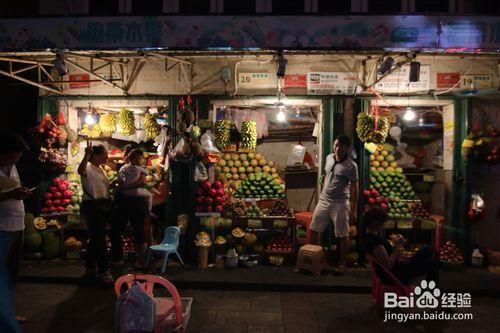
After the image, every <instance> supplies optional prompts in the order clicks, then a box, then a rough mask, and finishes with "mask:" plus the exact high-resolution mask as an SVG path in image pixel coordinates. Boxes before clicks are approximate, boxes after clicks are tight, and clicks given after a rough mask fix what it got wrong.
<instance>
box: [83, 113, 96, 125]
mask: <svg viewBox="0 0 500 333" xmlns="http://www.w3.org/2000/svg"><path fill="white" fill-rule="evenodd" d="M85 124H87V125H94V124H95V117H94V116H93V115H91V114H87V115H86V116H85Z"/></svg>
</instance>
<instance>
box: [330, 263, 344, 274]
mask: <svg viewBox="0 0 500 333" xmlns="http://www.w3.org/2000/svg"><path fill="white" fill-rule="evenodd" d="M344 273H345V266H344V265H338V266H335V267H333V269H332V274H333V275H335V276H342V275H344Z"/></svg>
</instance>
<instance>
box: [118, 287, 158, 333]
mask: <svg viewBox="0 0 500 333" xmlns="http://www.w3.org/2000/svg"><path fill="white" fill-rule="evenodd" d="M115 322H116V331H117V332H118V333H132V332H133V333H141V332H154V329H155V302H154V300H153V298H152V297H151V296H149V295H148V294H146V293H145V292H144V291H143V290H142V289H141V287H140V286H139V284H138V283H137V282H135V283H134V284H133V285H132V287H131V288H130V289H129V290H128V291H127V292H125V293H123V294H121V295H120V296H119V297H118V300H117V301H116V321H115Z"/></svg>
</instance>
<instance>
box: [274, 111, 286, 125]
mask: <svg viewBox="0 0 500 333" xmlns="http://www.w3.org/2000/svg"><path fill="white" fill-rule="evenodd" d="M276 119H277V120H278V121H279V122H280V123H282V122H284V121H285V120H286V114H285V112H284V111H283V110H281V109H280V110H279V111H278V114H277V115H276Z"/></svg>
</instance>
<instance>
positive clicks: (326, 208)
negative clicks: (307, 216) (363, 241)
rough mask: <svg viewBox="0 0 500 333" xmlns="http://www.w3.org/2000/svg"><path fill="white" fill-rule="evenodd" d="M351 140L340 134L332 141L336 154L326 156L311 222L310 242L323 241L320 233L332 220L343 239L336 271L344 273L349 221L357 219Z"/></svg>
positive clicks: (356, 178)
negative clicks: (324, 174) (319, 193)
mask: <svg viewBox="0 0 500 333" xmlns="http://www.w3.org/2000/svg"><path fill="white" fill-rule="evenodd" d="M350 146H351V140H350V139H349V137H347V136H346V135H340V136H339V137H337V138H336V139H335V141H334V142H333V154H330V155H328V156H327V157H326V163H325V172H326V176H325V180H324V183H323V190H322V191H321V195H320V197H319V201H318V204H317V205H316V208H315V209H314V215H313V218H312V223H311V242H312V243H313V244H316V245H320V244H321V241H320V240H321V234H322V233H323V232H324V231H325V229H326V227H327V226H328V224H329V223H331V222H333V226H334V229H335V237H337V238H339V239H340V244H339V251H340V261H339V264H338V266H336V267H335V268H334V271H333V273H334V274H336V275H342V274H343V273H344V271H345V261H346V256H347V250H348V248H349V222H354V221H356V220H357V207H358V166H357V165H356V162H354V161H353V160H352V159H351V158H350V157H349V148H350Z"/></svg>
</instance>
